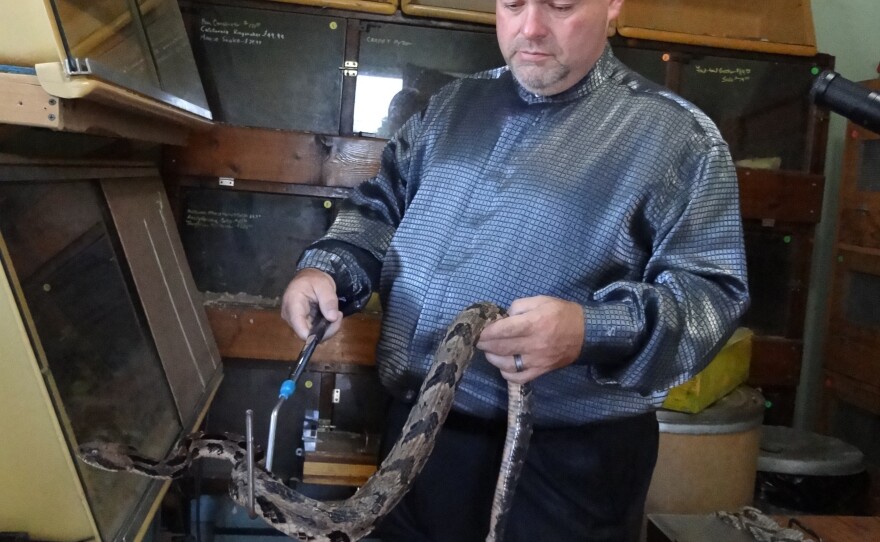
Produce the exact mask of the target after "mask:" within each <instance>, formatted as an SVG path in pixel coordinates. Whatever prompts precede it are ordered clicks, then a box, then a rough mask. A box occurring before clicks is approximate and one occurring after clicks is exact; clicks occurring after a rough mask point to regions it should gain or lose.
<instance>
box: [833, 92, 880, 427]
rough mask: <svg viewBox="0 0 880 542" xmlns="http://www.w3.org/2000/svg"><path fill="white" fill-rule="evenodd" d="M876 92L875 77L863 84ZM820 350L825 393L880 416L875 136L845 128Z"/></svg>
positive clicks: (879, 162) (879, 169)
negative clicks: (829, 286)
mask: <svg viewBox="0 0 880 542" xmlns="http://www.w3.org/2000/svg"><path fill="white" fill-rule="evenodd" d="M864 84H865V85H866V86H868V87H869V88H871V89H873V90H876V91H880V80H874V81H868V82H865V83H864ZM843 152H844V154H843V168H842V175H841V190H840V204H839V211H838V220H839V222H838V232H837V243H836V249H837V250H836V257H835V261H834V262H833V284H832V289H831V294H830V295H831V299H830V306H829V321H828V335H827V340H826V348H825V370H826V374H827V379H826V391H827V392H828V393H829V398H831V399H838V400H841V401H844V402H846V403H848V404H850V405H854V406H856V407H859V408H861V409H863V410H865V411H867V412H870V413H871V414H873V415H875V416H877V415H880V355H878V351H880V134H876V133H873V132H870V131H868V130H866V129H864V128H860V127H858V126H856V125H855V124H853V123H849V124H848V126H847V135H846V143H845V145H844V151H843Z"/></svg>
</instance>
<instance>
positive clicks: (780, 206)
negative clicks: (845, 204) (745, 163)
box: [736, 167, 825, 224]
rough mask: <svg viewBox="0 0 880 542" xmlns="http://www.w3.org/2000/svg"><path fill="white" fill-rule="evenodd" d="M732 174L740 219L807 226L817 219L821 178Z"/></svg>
mask: <svg viewBox="0 0 880 542" xmlns="http://www.w3.org/2000/svg"><path fill="white" fill-rule="evenodd" d="M736 173H737V177H738V179H739V194H740V205H741V207H742V216H743V218H746V219H756V220H773V221H777V222H806V223H810V224H816V223H818V222H819V220H820V219H821V215H822V197H823V192H824V190H825V178H824V177H823V176H821V175H812V174H809V173H799V172H793V171H782V170H764V169H751V168H741V167H738V168H736Z"/></svg>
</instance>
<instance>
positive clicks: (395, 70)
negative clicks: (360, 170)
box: [353, 23, 504, 137]
mask: <svg viewBox="0 0 880 542" xmlns="http://www.w3.org/2000/svg"><path fill="white" fill-rule="evenodd" d="M503 65H504V59H503V58H502V56H501V53H500V51H499V50H498V43H497V41H496V39H495V34H494V33H490V32H468V31H460V30H447V29H441V28H421V27H416V26H404V25H396V24H378V23H364V24H363V26H362V28H361V39H360V53H359V58H358V77H357V91H356V93H355V103H354V124H353V129H354V132H355V133H363V134H375V135H377V136H379V137H391V136H392V135H393V134H394V132H396V131H397V129H398V128H400V126H401V125H402V124H403V123H404V122H405V121H406V119H408V118H409V117H410V116H412V115H413V114H414V113H416V112H418V111H420V110H421V109H423V108H424V107H425V106H426V105H427V103H428V98H430V96H431V95H432V94H434V93H435V92H436V91H437V90H439V89H440V87H442V86H443V85H445V84H446V83H449V82H450V81H453V80H455V79H457V78H459V77H464V76H466V75H470V74H473V73H476V72H480V71H483V70H487V69H491V68H497V67H499V66H503ZM382 80H384V81H389V83H388V84H387V86H386V85H385V84H383V90H382V91H376V86H377V85H378V84H379V83H378V81H382ZM391 80H394V81H400V82H401V83H400V84H401V87H400V89H399V91H398V92H396V93H394V94H391V93H390V92H388V91H387V89H389V87H390V81H391ZM362 81H365V86H367V90H365V91H361V84H362V83H361V82H362ZM394 84H395V85H396V84H397V83H394Z"/></svg>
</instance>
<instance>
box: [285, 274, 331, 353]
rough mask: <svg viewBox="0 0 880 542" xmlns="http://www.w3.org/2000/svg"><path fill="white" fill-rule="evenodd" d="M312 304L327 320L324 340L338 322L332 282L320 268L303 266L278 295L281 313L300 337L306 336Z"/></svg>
mask: <svg viewBox="0 0 880 542" xmlns="http://www.w3.org/2000/svg"><path fill="white" fill-rule="evenodd" d="M313 307H319V308H320V309H321V314H323V315H324V318H326V319H327V321H328V322H330V325H329V326H327V331H326V332H325V333H324V340H327V339H329V338H330V337H332V336H333V335H334V334H336V332H337V331H339V327H340V326H341V325H342V313H341V312H339V299H338V298H337V297H336V282H334V280H333V277H331V276H330V275H328V274H327V273H325V272H323V271H320V270H318V269H312V268H306V269H303V270H301V271H300V272H299V273H297V274H296V276H294V277H293V280H291V281H290V284H288V285H287V289H286V290H285V291H284V296H283V297H282V298H281V317H282V318H284V320H285V321H286V322H287V323H288V324H290V327H292V328H293V331H294V332H295V333H296V334H297V335H298V336H299V338H300V339H302V340H306V337H308V336H309V330H310V329H311V327H312V316H313V314H312V311H313Z"/></svg>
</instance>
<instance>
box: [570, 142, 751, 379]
mask: <svg viewBox="0 0 880 542" xmlns="http://www.w3.org/2000/svg"><path fill="white" fill-rule="evenodd" d="M690 156H691V157H690V158H688V159H685V160H683V163H682V164H680V165H677V166H676V167H675V169H676V171H673V172H670V178H671V179H673V181H672V182H673V183H674V184H676V185H678V186H679V188H678V189H676V190H673V191H672V192H671V193H672V194H673V195H672V196H670V198H669V199H670V200H671V201H667V202H666V203H665V204H664V205H663V206H664V207H665V211H664V212H662V213H658V216H661V217H662V218H661V219H660V220H658V226H657V230H656V235H655V236H654V240H653V247H652V253H651V256H650V259H649V261H648V263H647V265H646V266H645V270H644V275H643V277H642V280H641V281H639V282H634V281H618V282H614V283H611V284H608V285H606V286H605V287H603V288H601V289H599V290H597V291H596V292H595V293H594V294H593V296H592V299H591V300H590V301H589V302H588V303H586V304H585V306H584V317H585V326H586V329H585V335H584V336H585V341H584V345H583V348H582V351H581V355H580V358H579V359H578V360H577V363H578V364H585V365H587V366H588V367H590V373H591V376H592V378H593V379H594V380H595V381H596V382H597V383H599V384H605V385H616V386H621V387H624V388H629V389H634V390H637V391H638V392H639V393H641V394H643V395H646V396H647V395H649V394H653V393H656V392H660V391H663V390H666V389H668V388H670V387H672V386H675V385H677V384H680V383H681V382H684V381H685V380H687V379H688V378H691V377H692V376H693V375H695V374H696V373H697V372H699V371H700V370H702V369H703V368H704V367H705V365H707V364H708V362H709V361H710V360H711V359H712V357H713V356H714V354H715V353H716V352H717V351H718V350H719V349H720V348H721V346H722V345H723V343H724V341H725V340H726V338H727V337H729V335H730V334H732V333H733V331H734V330H735V328H736V325H737V322H738V320H739V318H740V317H741V316H742V314H743V313H744V312H745V310H746V309H747V308H748V304H749V294H748V284H747V278H746V261H745V249H744V242H743V232H742V219H741V215H740V208H739V189H738V183H737V178H736V170H735V168H734V165H733V162H732V160H731V158H730V155H729V151H728V148H727V145H726V144H724V143H723V142H721V143H716V144H714V145H711V146H709V147H708V149H707V148H704V149H702V150H701V151H700V152H695V153H692V154H691V155H690ZM659 192H663V191H659Z"/></svg>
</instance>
